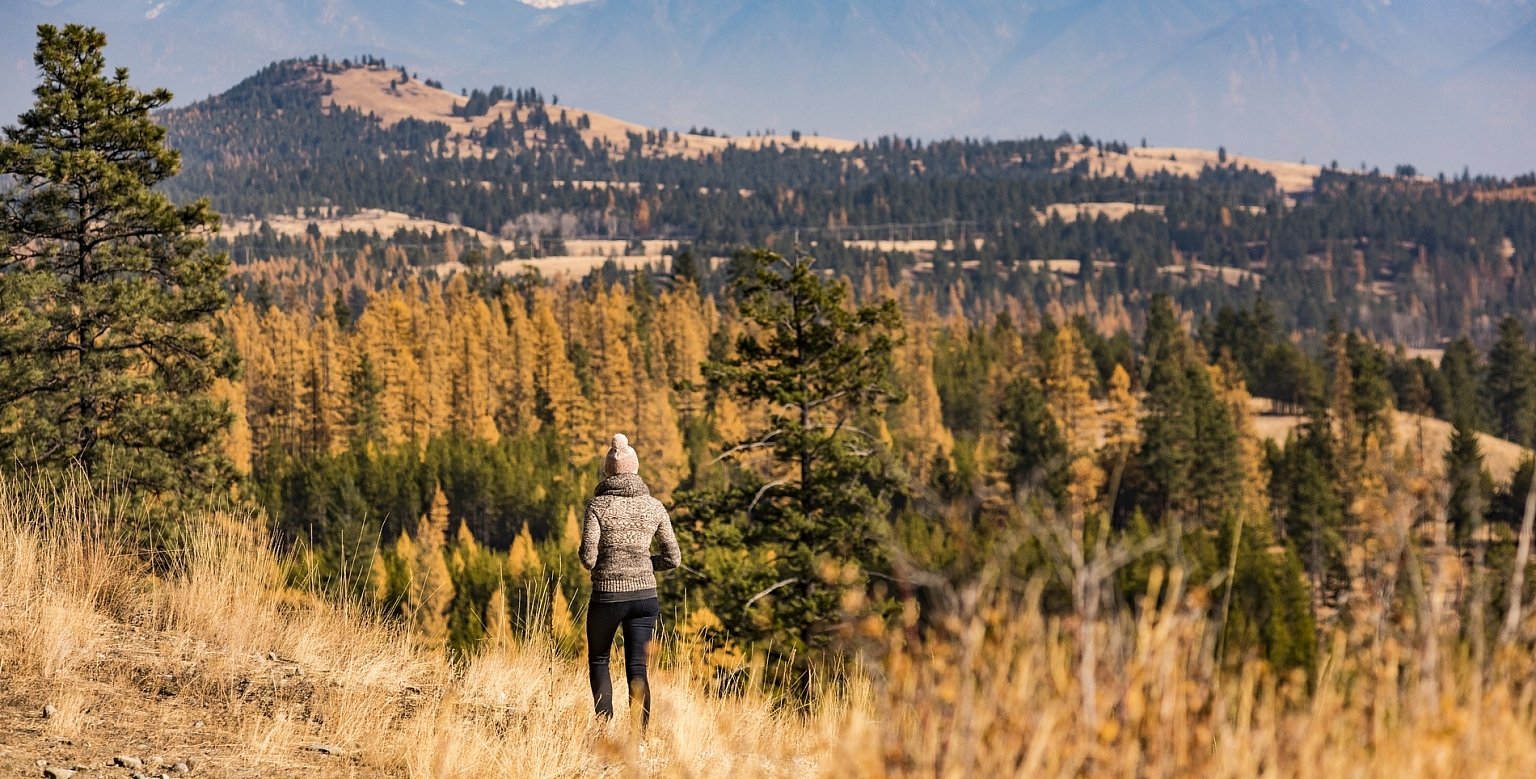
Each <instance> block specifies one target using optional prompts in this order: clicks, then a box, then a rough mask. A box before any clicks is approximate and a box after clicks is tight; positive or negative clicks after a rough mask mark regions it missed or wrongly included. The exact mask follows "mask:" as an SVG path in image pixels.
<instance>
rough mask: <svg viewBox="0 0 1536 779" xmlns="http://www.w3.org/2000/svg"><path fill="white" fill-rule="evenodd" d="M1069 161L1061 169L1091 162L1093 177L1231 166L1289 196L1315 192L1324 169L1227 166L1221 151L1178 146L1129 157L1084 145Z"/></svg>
mask: <svg viewBox="0 0 1536 779" xmlns="http://www.w3.org/2000/svg"><path fill="white" fill-rule="evenodd" d="M1065 151H1066V152H1067V155H1066V160H1065V162H1063V163H1062V165H1061V166H1060V168H1061V169H1066V168H1070V167H1072V166H1073V165H1075V164H1077V163H1078V162H1079V161H1081V160H1087V161H1088V171H1089V174H1090V175H1093V176H1120V175H1123V174H1124V173H1125V167H1126V166H1127V165H1129V166H1130V167H1131V169H1132V170H1134V171H1135V172H1136V175H1138V176H1145V175H1148V174H1152V173H1172V174H1174V175H1178V176H1198V175H1200V171H1201V169H1202V168H1205V167H1207V166H1209V167H1213V168H1214V167H1218V166H1221V165H1231V166H1233V167H1238V168H1244V167H1246V168H1252V169H1254V170H1256V171H1259V172H1260V173H1268V174H1271V175H1273V176H1274V177H1275V186H1276V188H1278V189H1279V190H1280V191H1281V192H1285V193H1287V194H1290V193H1296V192H1305V191H1307V190H1310V189H1311V188H1312V180H1313V179H1315V178H1317V175H1318V174H1319V173H1321V172H1322V170H1323V169H1322V167H1321V166H1318V165H1309V164H1307V163H1305V162H1279V161H1277V160H1264V159H1259V158H1257V157H1247V156H1243V155H1241V154H1230V155H1228V156H1227V160H1226V162H1225V163H1223V162H1222V161H1221V154H1220V152H1219V151H1218V150H1211V149H1192V148H1185V147H1176V146H1149V147H1146V148H1141V147H1132V148H1131V149H1130V150H1129V151H1128V152H1127V153H1125V154H1121V153H1119V152H1112V151H1106V152H1104V153H1103V154H1099V152H1098V150H1097V149H1096V148H1091V147H1087V146H1082V145H1077V144H1075V145H1073V146H1070V147H1067V148H1066V150H1065Z"/></svg>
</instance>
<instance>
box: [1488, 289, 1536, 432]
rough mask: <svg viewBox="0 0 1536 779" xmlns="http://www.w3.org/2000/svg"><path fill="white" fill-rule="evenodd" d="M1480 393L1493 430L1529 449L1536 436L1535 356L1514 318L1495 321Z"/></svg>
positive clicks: (1518, 322) (1522, 328)
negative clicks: (1496, 334) (1494, 335)
mask: <svg viewBox="0 0 1536 779" xmlns="http://www.w3.org/2000/svg"><path fill="white" fill-rule="evenodd" d="M1483 391H1484V393H1486V394H1487V398H1488V407H1489V409H1490V410H1491V411H1492V412H1493V424H1494V428H1495V431H1496V432H1497V433H1498V434H1499V435H1500V436H1503V437H1504V438H1508V439H1509V440H1511V441H1514V442H1515V443H1518V444H1520V445H1521V446H1530V445H1531V444H1532V441H1533V436H1536V357H1533V356H1532V354H1531V350H1530V348H1529V347H1528V346H1526V343H1525V328H1524V326H1522V325H1521V324H1520V320H1518V319H1516V318H1514V317H1505V318H1504V320H1503V321H1501V322H1499V338H1498V340H1497V341H1495V342H1494V344H1493V347H1492V348H1491V349H1489V350H1488V372H1487V376H1486V378H1485V379H1484V381H1483Z"/></svg>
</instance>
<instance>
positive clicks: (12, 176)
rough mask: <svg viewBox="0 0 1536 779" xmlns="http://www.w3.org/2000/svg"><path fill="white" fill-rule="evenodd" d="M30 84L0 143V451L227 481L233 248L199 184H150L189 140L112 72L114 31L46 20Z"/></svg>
mask: <svg viewBox="0 0 1536 779" xmlns="http://www.w3.org/2000/svg"><path fill="white" fill-rule="evenodd" d="M37 33H38V47H37V52H36V55H35V56H34V62H35V63H36V64H37V67H38V70H39V71H40V72H41V74H42V82H41V83H40V84H39V85H38V87H37V88H36V89H35V90H34V92H35V94H36V95H37V102H36V104H35V105H34V106H33V108H32V109H31V110H29V111H27V112H26V113H24V114H22V115H21V117H20V120H19V123H18V124H17V125H16V126H14V127H7V128H5V131H4V142H3V143H0V181H7V182H8V184H7V185H6V188H5V190H4V192H3V193H0V236H4V244H3V252H0V460H3V461H4V462H5V464H6V466H7V467H10V466H20V467H22V468H25V469H29V470H34V471H42V472H59V471H63V470H67V469H69V468H72V467H79V468H80V469H82V470H83V471H84V472H85V473H86V474H87V475H88V476H89V477H90V478H93V479H97V480H109V481H111V482H112V483H113V484H114V486H115V487H116V488H117V489H120V490H124V491H126V492H128V493H131V494H140V495H163V496H173V495H179V496H180V497H182V498H196V499H199V500H203V499H207V498H217V497H219V496H220V495H223V494H226V493H227V488H228V486H229V484H230V482H231V480H232V478H233V470H232V468H231V466H230V464H229V462H228V461H227V459H226V457H225V456H224V455H223V454H222V451H221V449H220V447H219V443H220V437H221V435H222V434H223V432H224V431H225V430H226V428H228V426H229V424H230V421H231V418H232V417H231V415H230V413H229V410H228V409H227V408H226V407H225V404H223V403H221V402H219V401H216V400H215V399H214V398H213V397H212V396H211V395H210V394H209V391H210V389H211V387H212V386H213V383H214V381H215V380H216V379H219V378H227V377H230V376H231V375H232V374H233V373H234V370H235V367H236V363H235V358H234V355H233V352H232V350H231V349H230V348H229V347H228V345H227V344H226V343H225V342H224V341H223V340H222V339H221V338H219V337H218V336H217V335H216V334H215V333H214V328H213V317H214V315H215V314H216V313H218V312H219V311H220V310H222V309H224V308H225V306H226V305H227V303H228V297H227V295H226V293H225V291H224V288H223V282H224V279H225V277H226V274H227V270H228V260H227V258H226V257H225V256H224V255H222V254H215V253H212V252H210V251H208V249H207V248H206V245H205V237H206V235H207V234H208V233H209V232H211V231H212V230H213V229H214V228H215V227H216V226H217V225H218V216H217V215H216V214H215V213H214V212H213V211H212V210H211V209H210V208H209V206H208V203H207V201H206V200H200V201H197V202H195V203H192V204H191V205H187V206H177V205H175V204H173V203H172V202H171V201H170V199H169V198H167V197H166V196H165V195H164V194H161V193H160V192H158V191H156V190H155V189H154V187H155V185H156V184H158V183H160V182H162V181H165V180H166V179H168V178H170V177H171V176H174V175H176V172H177V169H178V167H179V165H180V157H179V155H178V154H177V153H176V152H175V151H173V150H171V149H169V148H166V146H165V144H164V139H165V130H164V128H162V127H160V126H159V125H157V124H156V123H155V122H154V121H152V120H151V119H150V112H151V111H153V110H154V109H155V108H158V107H160V106H163V105H165V104H166V103H167V102H169V101H170V99H171V95H170V93H169V92H167V91H165V90H163V89H157V90H154V91H152V92H149V93H144V92H140V91H138V90H136V89H134V88H133V87H132V86H130V85H129V84H128V73H127V71H126V70H125V69H122V68H119V69H118V70H117V71H116V72H115V73H114V74H113V75H111V76H107V75H105V74H104V73H103V70H104V68H105V65H106V60H105V57H104V55H103V53H102V49H103V48H104V47H105V45H106V36H104V35H103V34H102V33H100V32H98V31H96V30H94V29H91V28H88V27H82V26H79V25H69V26H67V27H64V28H63V29H59V28H57V27H54V26H51V25H42V26H40V27H39V28H38V31H37Z"/></svg>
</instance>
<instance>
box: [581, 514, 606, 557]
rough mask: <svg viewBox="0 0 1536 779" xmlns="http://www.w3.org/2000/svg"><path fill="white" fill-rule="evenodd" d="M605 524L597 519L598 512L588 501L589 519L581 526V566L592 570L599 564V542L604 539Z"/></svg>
mask: <svg viewBox="0 0 1536 779" xmlns="http://www.w3.org/2000/svg"><path fill="white" fill-rule="evenodd" d="M602 536H603V526H602V525H601V524H600V523H599V522H598V521H597V512H596V511H593V510H592V504H591V502H588V503H587V521H586V522H585V523H584V524H583V525H582V527H581V567H583V568H586V569H587V570H589V571H590V570H592V569H593V568H594V567H595V566H596V565H597V544H598V542H599V541H600V540H602Z"/></svg>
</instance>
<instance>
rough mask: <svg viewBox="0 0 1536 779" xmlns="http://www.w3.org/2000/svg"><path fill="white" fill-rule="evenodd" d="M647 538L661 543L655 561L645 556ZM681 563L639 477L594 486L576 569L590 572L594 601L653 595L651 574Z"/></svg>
mask: <svg viewBox="0 0 1536 779" xmlns="http://www.w3.org/2000/svg"><path fill="white" fill-rule="evenodd" d="M652 537H657V538H659V540H660V541H661V554H659V555H652V554H651V539H652ZM682 562H683V557H682V550H680V549H679V548H678V546H677V536H675V535H673V533H672V520H671V518H670V517H668V516H667V510H666V508H665V507H663V506H662V505H661V501H659V500H657V499H655V498H653V497H651V491H650V490H649V489H647V488H646V486H645V482H644V481H642V480H641V479H640V477H639V476H636V475H634V474H632V473H623V474H618V475H616V476H610V477H608V478H606V479H604V480H602V481H601V482H599V483H598V485H597V494H596V495H594V496H592V498H590V499H589V500H588V501H587V519H586V523H585V524H584V526H583V527H582V531H581V564H582V565H583V566H586V567H587V568H588V569H589V570H591V571H592V589H593V591H594V595H593V599H594V600H598V599H599V598H600V594H601V593H634V594H636V595H643V596H644V597H649V596H650V595H654V593H655V590H656V574H655V572H656V571H665V570H669V569H672V568H676V567H677V566H679V565H681V564H682ZM646 591H649V592H646Z"/></svg>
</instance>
